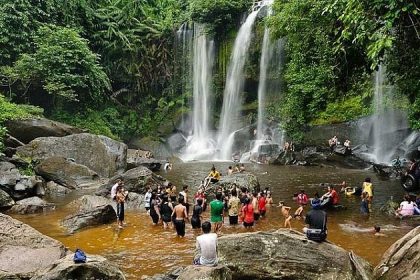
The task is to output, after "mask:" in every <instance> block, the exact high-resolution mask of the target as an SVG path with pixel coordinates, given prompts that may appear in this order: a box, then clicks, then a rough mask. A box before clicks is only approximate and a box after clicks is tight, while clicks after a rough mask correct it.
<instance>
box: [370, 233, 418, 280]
mask: <svg viewBox="0 0 420 280" xmlns="http://www.w3.org/2000/svg"><path fill="white" fill-rule="evenodd" d="M374 277H375V278H374V279H380V280H388V279H389V280H399V279H419V278H420V226H418V227H416V228H415V229H413V230H411V231H410V232H409V233H407V234H406V235H405V236H404V237H402V238H401V239H399V240H398V241H397V242H395V243H394V244H392V245H391V247H389V249H388V250H387V251H386V252H385V254H384V255H383V257H382V260H381V262H380V264H379V265H378V266H377V267H375V270H374Z"/></svg>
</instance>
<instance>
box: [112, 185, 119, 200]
mask: <svg viewBox="0 0 420 280" xmlns="http://www.w3.org/2000/svg"><path fill="white" fill-rule="evenodd" d="M117 188H118V183H116V184H115V185H113V186H112V188H111V198H112V199H114V198H115V196H116V195H117Z"/></svg>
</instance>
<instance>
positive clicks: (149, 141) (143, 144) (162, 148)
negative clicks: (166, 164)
mask: <svg viewBox="0 0 420 280" xmlns="http://www.w3.org/2000/svg"><path fill="white" fill-rule="evenodd" d="M128 146H129V147H130V148H131V149H139V150H144V151H151V152H152V154H153V157H155V158H158V159H167V158H169V157H171V156H172V152H171V151H170V149H169V148H168V147H167V145H166V143H164V142H162V141H160V140H159V139H155V138H152V137H144V138H141V139H138V138H136V139H132V140H130V142H129V143H128Z"/></svg>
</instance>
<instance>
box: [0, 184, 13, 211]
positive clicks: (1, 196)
mask: <svg viewBox="0 0 420 280" xmlns="http://www.w3.org/2000/svg"><path fill="white" fill-rule="evenodd" d="M13 205H15V201H14V200H13V198H11V197H10V195H9V194H8V193H7V192H5V191H4V190H2V189H0V209H1V208H9V207H12V206H13Z"/></svg>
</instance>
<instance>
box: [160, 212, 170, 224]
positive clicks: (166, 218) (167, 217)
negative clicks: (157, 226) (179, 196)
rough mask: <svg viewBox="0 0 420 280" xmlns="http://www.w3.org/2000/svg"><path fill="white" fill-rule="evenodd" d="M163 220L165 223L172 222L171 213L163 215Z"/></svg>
mask: <svg viewBox="0 0 420 280" xmlns="http://www.w3.org/2000/svg"><path fill="white" fill-rule="evenodd" d="M162 221H164V222H165V223H170V222H171V215H170V214H169V215H162Z"/></svg>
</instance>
